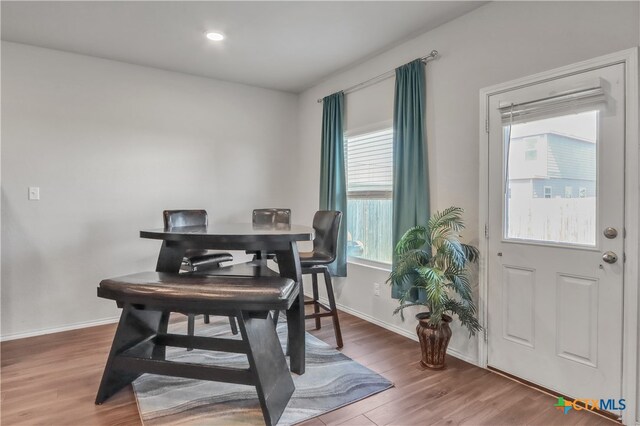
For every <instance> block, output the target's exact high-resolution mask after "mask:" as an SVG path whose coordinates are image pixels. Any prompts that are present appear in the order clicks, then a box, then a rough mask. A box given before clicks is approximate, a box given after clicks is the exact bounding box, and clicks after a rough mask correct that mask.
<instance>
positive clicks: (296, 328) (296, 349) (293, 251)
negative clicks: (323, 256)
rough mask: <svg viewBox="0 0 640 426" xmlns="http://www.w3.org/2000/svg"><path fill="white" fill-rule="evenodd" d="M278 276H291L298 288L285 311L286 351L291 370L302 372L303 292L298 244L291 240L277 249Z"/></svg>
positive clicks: (303, 347)
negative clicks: (283, 248)
mask: <svg viewBox="0 0 640 426" xmlns="http://www.w3.org/2000/svg"><path fill="white" fill-rule="evenodd" d="M276 256H277V258H278V268H279V269H280V276H281V277H285V278H291V279H292V280H294V281H295V282H296V283H298V286H299V288H300V292H299V294H298V302H297V303H294V304H293V306H291V308H290V309H289V310H288V311H287V327H288V328H289V335H288V338H287V353H288V354H289V356H290V357H291V372H292V373H296V374H304V369H305V330H304V292H303V291H302V272H301V268H300V257H299V256H298V245H297V244H296V242H295V241H292V242H291V243H290V245H289V250H285V251H277V252H276Z"/></svg>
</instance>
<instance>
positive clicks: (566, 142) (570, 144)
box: [547, 133, 596, 181]
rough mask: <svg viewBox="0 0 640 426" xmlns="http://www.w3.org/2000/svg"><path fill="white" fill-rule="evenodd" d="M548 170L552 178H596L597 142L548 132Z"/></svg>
mask: <svg viewBox="0 0 640 426" xmlns="http://www.w3.org/2000/svg"><path fill="white" fill-rule="evenodd" d="M547 141H548V152H547V160H548V163H547V171H548V176H549V177H550V178H559V179H580V180H593V181H595V179H596V144H595V143H590V142H585V141H582V140H579V139H574V138H570V137H567V136H561V135H557V134H553V133H548V134H547Z"/></svg>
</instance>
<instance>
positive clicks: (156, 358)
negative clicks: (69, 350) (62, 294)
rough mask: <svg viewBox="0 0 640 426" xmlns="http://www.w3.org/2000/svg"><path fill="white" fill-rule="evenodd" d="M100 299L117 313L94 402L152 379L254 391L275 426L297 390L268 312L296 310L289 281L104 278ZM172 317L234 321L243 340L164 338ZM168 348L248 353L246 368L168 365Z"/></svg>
mask: <svg viewBox="0 0 640 426" xmlns="http://www.w3.org/2000/svg"><path fill="white" fill-rule="evenodd" d="M98 296H99V297H102V298H106V299H112V300H115V301H116V302H117V304H118V306H121V307H122V308H123V309H122V315H121V316H120V322H119V324H118V328H117V330H116V335H115V337H114V339H113V344H112V346H111V351H110V353H109V358H108V359H107V364H106V366H105V369H104V373H103V375H102V381H101V382H100V387H99V389H98V394H97V395H96V404H102V403H103V402H105V401H106V400H107V399H109V398H110V397H111V396H112V395H114V394H115V393H116V392H118V391H119V390H120V389H122V388H123V387H125V386H127V385H129V384H130V383H131V382H132V381H133V380H135V379H136V378H137V377H139V376H140V375H141V374H143V373H152V374H161V375H166V376H175V377H184V378H191V379H201V380H211V381H219V382H226V383H239V384H245V385H251V386H255V388H256V391H257V394H258V399H259V401H260V407H261V408H262V414H263V417H264V421H265V424H267V425H269V426H271V425H275V424H276V423H277V422H278V419H279V418H280V416H281V415H282V412H283V411H284V409H285V407H286V406H287V403H288V402H289V400H290V398H291V395H292V394H293V391H294V389H295V386H294V384H293V380H292V379H291V375H290V373H289V369H288V367H287V362H286V359H285V355H284V352H283V351H282V347H281V346H280V340H279V339H278V335H277V333H276V328H275V324H274V322H273V319H272V318H271V317H270V316H269V311H271V310H279V309H289V308H291V309H296V307H295V306H294V303H297V301H298V296H299V286H298V285H297V284H296V283H295V282H294V281H293V280H291V279H289V278H281V277H238V276H210V275H200V274H168V273H159V272H141V273H137V274H131V275H125V276H122V277H118V278H109V279H105V280H102V281H101V282H100V285H99V287H98ZM171 312H184V313H187V314H194V313H204V314H217V315H228V316H231V317H234V318H235V319H236V320H237V321H238V326H239V331H240V337H241V340H238V339H228V338H223V337H205V336H192V335H181V334H172V333H168V323H169V315H170V313H171ZM167 346H173V347H180V348H186V349H189V348H196V349H202V350H211V351H222V352H234V353H242V354H246V356H247V360H248V362H249V368H248V369H247V368H231V367H222V366H216V365H210V364H208V363H207V364H204V365H200V364H194V363H188V362H180V361H176V360H171V359H167V357H166V347H167Z"/></svg>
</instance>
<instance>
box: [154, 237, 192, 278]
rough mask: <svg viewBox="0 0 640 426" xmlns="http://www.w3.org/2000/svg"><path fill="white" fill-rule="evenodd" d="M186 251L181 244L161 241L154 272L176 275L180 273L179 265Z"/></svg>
mask: <svg viewBox="0 0 640 426" xmlns="http://www.w3.org/2000/svg"><path fill="white" fill-rule="evenodd" d="M185 252H186V249H185V247H184V246H182V245H181V244H176V243H172V242H170V241H163V242H162V247H161V248H160V254H159V255H158V263H157V264H156V272H170V273H174V274H177V273H178V272H180V265H182V259H183V258H184V254H185Z"/></svg>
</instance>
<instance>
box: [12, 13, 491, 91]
mask: <svg viewBox="0 0 640 426" xmlns="http://www.w3.org/2000/svg"><path fill="white" fill-rule="evenodd" d="M483 3H484V2H471V1H461V2H457V1H453V2H451V1H450V2H445V1H418V2H395V1H385V2H303V1H300V2H208V1H207V2H187V1H184V2H178V1H168V2H162V1H158V2H155V1H153V2H146V1H140V2H117V1H107V2H92V1H80V2H73V1H69V2H57V1H44V2H21V1H2V39H3V40H7V41H13V42H18V43H26V44H31V45H36V46H42V47H48V48H52V49H59V50H65V51H68V52H75V53H81V54H85V55H91V56H97V57H101V58H107V59H114V60H118V61H123V62H129V63H132V64H139V65H146V66H151V67H156V68H162V69H166V70H171V71H178V72H184V73H189V74H194V75H199V76H203V77H212V78H217V79H222V80H228V81H234V82H239V83H246V84H251V85H255V86H261V87H266V88H272V89H279V90H286V91H291V92H299V91H302V90H304V89H306V88H308V87H310V86H312V85H313V84H314V83H316V82H318V81H319V80H321V79H323V78H324V77H326V76H328V75H330V74H332V73H334V72H336V71H338V70H340V69H342V68H345V67H347V66H349V65H351V64H353V63H357V62H359V61H362V60H363V59H365V58H367V57H370V56H372V55H374V54H377V53H378V52H381V51H383V50H386V49H388V48H390V47H392V46H394V45H396V44H398V43H400V42H402V41H404V40H407V39H409V38H411V37H412V36H415V35H417V34H420V33H423V32H426V31H429V30H430V29H433V28H435V27H437V26H439V25H442V24H443V23H445V22H447V21H450V20H452V19H454V18H457V17H458V16H461V15H463V14H465V13H468V12H469V11H471V10H473V9H475V8H477V7H479V6H481V5H482V4H483ZM207 30H209V31H219V32H222V33H224V34H225V35H226V37H227V39H226V40H224V41H223V42H221V43H214V42H211V41H209V40H207V39H206V38H205V36H204V34H203V33H204V32H205V31H207ZM437 47H438V46H425V54H426V53H428V52H429V51H430V50H432V49H437Z"/></svg>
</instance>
